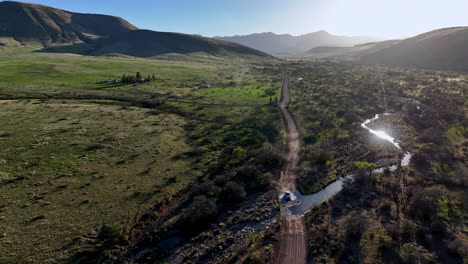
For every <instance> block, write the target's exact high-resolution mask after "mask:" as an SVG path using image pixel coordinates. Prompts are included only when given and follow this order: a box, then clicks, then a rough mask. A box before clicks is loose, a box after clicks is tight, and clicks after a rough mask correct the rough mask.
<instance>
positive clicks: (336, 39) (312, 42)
mask: <svg viewBox="0 0 468 264" xmlns="http://www.w3.org/2000/svg"><path fill="white" fill-rule="evenodd" d="M215 38H217V39H221V40H226V41H231V42H235V43H239V44H242V45H245V46H248V47H251V48H254V49H258V50H261V51H263V52H266V53H269V54H273V55H288V54H294V53H302V52H306V51H307V50H310V49H311V48H315V47H319V46H338V47H350V46H354V45H356V44H361V43H366V42H371V41H377V40H378V39H375V38H369V37H344V36H334V35H332V34H330V33H328V32H326V31H323V30H322V31H318V32H314V33H309V34H305V35H301V36H292V35H289V34H281V35H277V34H274V33H271V32H269V33H259V34H251V35H246V36H232V37H215Z"/></svg>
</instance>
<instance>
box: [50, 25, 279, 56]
mask: <svg viewBox="0 0 468 264" xmlns="http://www.w3.org/2000/svg"><path fill="white" fill-rule="evenodd" d="M44 51H46V52H61V53H77V54H83V55H112V54H121V55H128V56H134V57H143V58H149V57H156V56H160V55H165V54H192V53H206V54H209V55H214V56H232V57H252V56H253V57H262V58H267V59H272V58H273V57H272V56H270V55H268V54H265V53H263V52H261V51H258V50H255V49H252V48H248V47H245V46H242V45H239V44H236V43H230V42H226V41H221V40H216V39H210V38H205V37H200V36H195V35H187V34H179V33H169V32H157V31H151V30H134V31H129V32H122V33H117V34H114V35H112V36H109V37H103V38H99V39H96V40H93V41H91V42H89V43H82V44H76V45H67V46H60V47H52V48H49V49H45V50H44Z"/></svg>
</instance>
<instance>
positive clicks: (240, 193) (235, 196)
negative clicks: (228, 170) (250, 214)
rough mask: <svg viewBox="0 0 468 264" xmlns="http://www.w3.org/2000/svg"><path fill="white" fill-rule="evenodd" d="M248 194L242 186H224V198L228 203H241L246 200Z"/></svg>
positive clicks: (234, 184)
mask: <svg viewBox="0 0 468 264" xmlns="http://www.w3.org/2000/svg"><path fill="white" fill-rule="evenodd" d="M246 197H247V193H246V192H245V189H244V187H243V186H242V185H240V184H237V183H235V182H228V183H226V186H224V190H223V194H222V198H223V201H225V202H227V203H240V202H242V201H244V200H245V198H246Z"/></svg>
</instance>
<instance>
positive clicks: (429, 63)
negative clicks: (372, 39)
mask: <svg viewBox="0 0 468 264" xmlns="http://www.w3.org/2000/svg"><path fill="white" fill-rule="evenodd" d="M361 61H362V62H364V63H372V64H375V63H380V64H386V65H391V66H402V67H416V68H425V69H437V70H454V71H468V27H455V28H443V29H439V30H435V31H431V32H428V33H424V34H421V35H418V36H416V37H413V38H408V39H405V40H403V41H401V42H398V43H396V44H395V45H392V46H390V47H388V48H386V49H382V50H380V51H377V52H375V53H369V54H366V55H363V56H362V57H361Z"/></svg>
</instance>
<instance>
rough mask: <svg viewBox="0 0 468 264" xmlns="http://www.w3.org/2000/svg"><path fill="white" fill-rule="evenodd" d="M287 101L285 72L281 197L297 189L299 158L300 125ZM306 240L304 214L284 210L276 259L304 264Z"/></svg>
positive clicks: (287, 88) (281, 102)
mask: <svg viewBox="0 0 468 264" xmlns="http://www.w3.org/2000/svg"><path fill="white" fill-rule="evenodd" d="M290 102H291V97H290V94H289V76H288V75H285V76H284V79H283V87H282V89H281V101H280V102H279V104H278V106H279V109H280V112H281V116H282V118H283V122H284V125H285V128H286V134H287V146H288V150H287V154H286V164H285V166H284V168H283V170H282V172H281V177H280V180H279V182H278V191H279V193H280V197H282V196H283V194H284V193H285V192H291V193H293V192H294V191H295V190H296V170H297V164H298V162H299V151H300V144H299V143H300V141H299V129H298V127H297V123H296V120H295V119H294V116H293V115H292V113H291V112H290V111H289V110H288V105H289V103H290ZM282 211H283V210H282ZM306 241H307V236H306V231H305V223H304V217H303V216H299V215H291V214H289V213H287V212H285V213H284V214H283V219H282V224H281V233H280V238H279V251H278V254H277V257H276V263H277V264H305V263H306V257H307V247H306Z"/></svg>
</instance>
